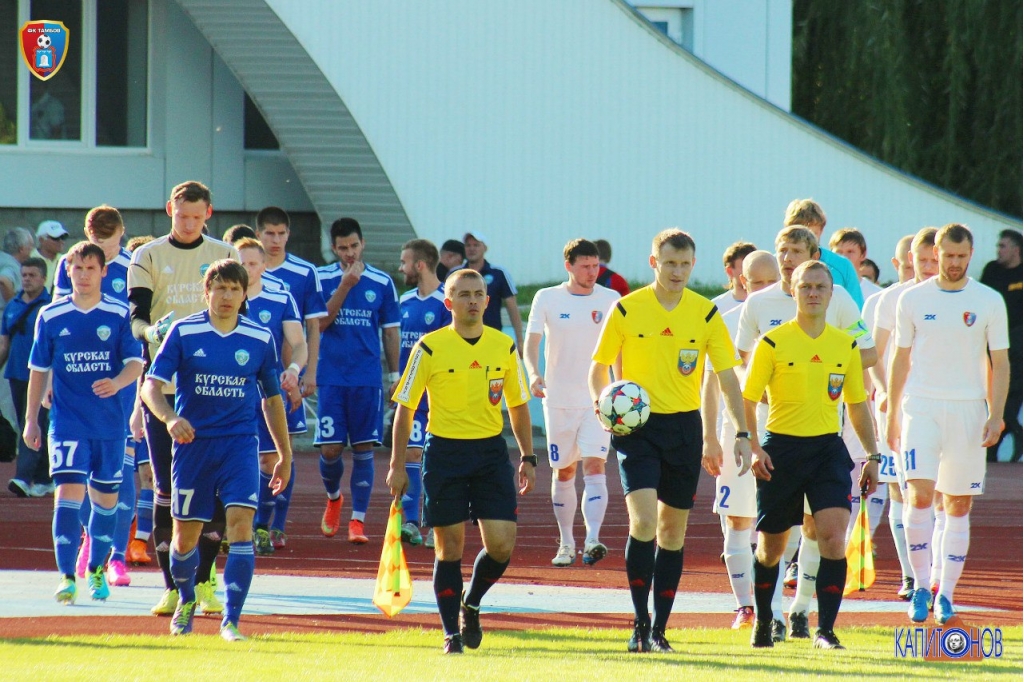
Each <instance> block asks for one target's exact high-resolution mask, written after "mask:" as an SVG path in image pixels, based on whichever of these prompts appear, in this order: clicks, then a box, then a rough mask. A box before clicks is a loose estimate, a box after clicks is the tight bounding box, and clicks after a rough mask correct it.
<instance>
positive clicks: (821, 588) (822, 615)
mask: <svg viewBox="0 0 1024 682" xmlns="http://www.w3.org/2000/svg"><path fill="white" fill-rule="evenodd" d="M845 586H846V557H843V558H842V559H826V558H825V557H821V563H820V564H819V565H818V582H817V588H818V629H819V630H831V629H832V628H834V627H835V624H836V617H837V616H838V615H839V606H840V605H841V604H842V603H843V588H844V587H845Z"/></svg>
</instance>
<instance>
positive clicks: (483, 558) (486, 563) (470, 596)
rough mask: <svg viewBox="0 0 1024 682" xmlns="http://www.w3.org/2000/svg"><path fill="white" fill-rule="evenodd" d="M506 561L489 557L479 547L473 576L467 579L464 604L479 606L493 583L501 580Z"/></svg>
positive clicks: (506, 565)
mask: <svg viewBox="0 0 1024 682" xmlns="http://www.w3.org/2000/svg"><path fill="white" fill-rule="evenodd" d="M508 564H509V562H508V561H505V562H500V561H495V560H494V559H492V558H491V555H490V554H488V553H487V550H486V549H481V550H480V553H479V554H477V555H476V561H475V562H474V563H473V576H472V577H471V578H470V579H469V591H468V592H466V605H467V606H475V607H477V608H479V607H480V601H481V600H482V599H483V598H484V595H485V594H487V590H489V589H491V588H492V587H494V583H496V582H498V581H499V580H501V576H503V575H505V569H506V568H508Z"/></svg>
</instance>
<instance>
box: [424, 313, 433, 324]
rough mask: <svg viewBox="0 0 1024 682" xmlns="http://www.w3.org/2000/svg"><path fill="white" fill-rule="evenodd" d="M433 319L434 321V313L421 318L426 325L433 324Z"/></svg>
mask: <svg viewBox="0 0 1024 682" xmlns="http://www.w3.org/2000/svg"><path fill="white" fill-rule="evenodd" d="M434 319H435V315H434V313H429V312H428V313H427V314H426V315H424V316H423V321H424V322H425V323H426V324H433V323H434Z"/></svg>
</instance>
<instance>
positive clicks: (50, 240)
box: [32, 220, 68, 291]
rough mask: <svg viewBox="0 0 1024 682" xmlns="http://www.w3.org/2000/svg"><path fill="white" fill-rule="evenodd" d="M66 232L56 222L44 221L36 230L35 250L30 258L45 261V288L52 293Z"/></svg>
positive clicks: (66, 236) (66, 235)
mask: <svg viewBox="0 0 1024 682" xmlns="http://www.w3.org/2000/svg"><path fill="white" fill-rule="evenodd" d="M67 238H68V231H67V230H65V229H64V226H63V225H61V224H60V223H59V222H57V221H56V220H44V221H43V222H41V223H39V227H37V228H36V248H35V250H33V251H32V256H34V257H36V258H42V259H43V260H44V261H46V288H47V289H48V290H50V291H53V279H54V277H55V276H56V274H57V261H59V260H60V254H61V253H62V252H63V251H64V246H65V244H66V240H67Z"/></svg>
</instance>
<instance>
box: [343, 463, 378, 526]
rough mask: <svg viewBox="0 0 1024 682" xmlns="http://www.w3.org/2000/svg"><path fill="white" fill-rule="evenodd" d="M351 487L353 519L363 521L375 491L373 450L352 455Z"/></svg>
mask: <svg viewBox="0 0 1024 682" xmlns="http://www.w3.org/2000/svg"><path fill="white" fill-rule="evenodd" d="M349 487H350V488H351V490H352V518H354V519H355V518H358V519H359V520H360V521H361V520H362V517H364V516H366V510H367V509H369V507H370V491H371V490H373V451H372V450H371V451H370V452H353V453H352V478H351V479H350V480H349ZM356 514H360V515H361V516H356Z"/></svg>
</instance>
